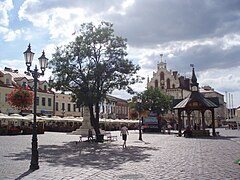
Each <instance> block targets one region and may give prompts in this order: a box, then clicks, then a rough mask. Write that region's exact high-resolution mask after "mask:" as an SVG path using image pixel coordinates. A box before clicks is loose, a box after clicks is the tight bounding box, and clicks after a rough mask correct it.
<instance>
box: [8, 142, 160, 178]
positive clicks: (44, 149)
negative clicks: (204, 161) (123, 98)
mask: <svg viewBox="0 0 240 180" xmlns="http://www.w3.org/2000/svg"><path fill="white" fill-rule="evenodd" d="M149 150H153V151H157V150H158V149H157V148H152V147H142V146H137V145H136V146H128V147H127V148H124V149H123V148H122V146H120V145H119V144H118V145H117V144H112V143H89V142H81V143H76V141H74V142H66V143H65V144H63V145H40V146H39V148H38V151H39V164H41V162H46V163H48V164H49V165H50V166H60V165H62V166H68V167H79V166H80V167H88V166H89V167H92V168H98V169H102V170H106V169H112V168H118V167H120V165H121V164H123V163H126V162H131V161H132V162H143V161H145V162H148V161H149V158H150V156H151V155H152V154H150V153H149V152H147V151H149ZM7 157H11V158H12V159H13V160H16V161H21V160H26V159H30V158H29V157H31V150H30V148H29V151H26V150H25V151H23V152H20V153H10V154H9V155H8V156H7ZM40 166H41V165H40ZM27 173H29V174H30V173H31V172H28V171H27V172H25V173H23V174H22V175H21V176H20V177H19V178H21V177H24V176H26V175H28V174H27Z"/></svg>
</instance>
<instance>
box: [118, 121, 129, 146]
mask: <svg viewBox="0 0 240 180" xmlns="http://www.w3.org/2000/svg"><path fill="white" fill-rule="evenodd" d="M128 134H129V133H128V128H127V126H126V125H124V126H123V127H122V128H121V132H120V136H122V140H123V148H126V147H127V146H126V141H127V135H128Z"/></svg>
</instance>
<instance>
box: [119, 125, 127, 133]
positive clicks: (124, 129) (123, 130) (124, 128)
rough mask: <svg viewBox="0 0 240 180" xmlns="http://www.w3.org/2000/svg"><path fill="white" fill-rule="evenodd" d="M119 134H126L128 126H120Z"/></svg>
mask: <svg viewBox="0 0 240 180" xmlns="http://www.w3.org/2000/svg"><path fill="white" fill-rule="evenodd" d="M121 134H128V128H127V127H126V126H123V127H122V128H121Z"/></svg>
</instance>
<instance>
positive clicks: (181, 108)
mask: <svg viewBox="0 0 240 180" xmlns="http://www.w3.org/2000/svg"><path fill="white" fill-rule="evenodd" d="M218 104H219V102H218V98H205V97H204V96H203V95H202V94H201V93H200V92H199V86H198V83H197V78H196V75H195V72H194V67H193V66H192V78H191V93H190V94H189V95H188V96H187V97H186V98H185V99H181V100H178V103H177V104H176V105H175V106H174V107H173V109H175V110H177V114H178V134H179V136H181V135H182V124H183V121H182V116H181V115H182V112H186V115H187V121H186V125H187V126H191V124H193V123H192V122H191V119H190V117H191V113H192V112H193V111H195V110H196V111H199V112H200V113H201V117H202V119H201V120H200V121H201V124H200V126H199V128H198V129H196V128H195V129H194V130H192V136H193V137H199V136H209V135H210V133H209V131H208V130H206V123H205V119H204V113H205V111H207V110H210V111H211V114H212V124H211V126H212V135H213V136H216V132H215V122H214V119H215V117H214V108H217V107H218ZM200 127H201V128H200Z"/></svg>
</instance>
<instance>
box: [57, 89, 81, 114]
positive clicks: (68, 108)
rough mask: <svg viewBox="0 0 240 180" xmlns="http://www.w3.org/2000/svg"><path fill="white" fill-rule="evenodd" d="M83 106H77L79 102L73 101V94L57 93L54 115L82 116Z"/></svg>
mask: <svg viewBox="0 0 240 180" xmlns="http://www.w3.org/2000/svg"><path fill="white" fill-rule="evenodd" d="M82 113H83V112H82V108H81V107H80V108H79V107H77V104H76V103H75V102H73V101H72V96H71V94H62V93H55V107H54V115H55V116H60V117H65V116H74V117H82V116H83V114H82Z"/></svg>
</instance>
